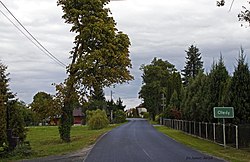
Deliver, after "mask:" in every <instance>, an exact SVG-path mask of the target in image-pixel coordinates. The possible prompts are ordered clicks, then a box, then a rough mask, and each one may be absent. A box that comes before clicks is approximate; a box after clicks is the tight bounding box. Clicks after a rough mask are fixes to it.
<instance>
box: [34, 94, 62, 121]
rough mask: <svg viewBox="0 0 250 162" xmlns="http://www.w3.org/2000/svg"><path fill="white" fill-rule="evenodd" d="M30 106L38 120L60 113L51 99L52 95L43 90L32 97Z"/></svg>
mask: <svg viewBox="0 0 250 162" xmlns="http://www.w3.org/2000/svg"><path fill="white" fill-rule="evenodd" d="M30 106H31V110H32V111H33V112H34V113H35V115H36V117H37V118H38V119H39V121H40V122H41V121H42V120H44V119H47V118H49V117H54V116H56V115H58V114H59V113H60V110H59V107H58V106H57V104H56V103H55V101H54V100H53V98H52V96H51V95H50V94H48V93H45V92H38V93H37V94H36V95H35V96H34V97H33V102H32V103H31V105H30Z"/></svg>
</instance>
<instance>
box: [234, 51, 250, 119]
mask: <svg viewBox="0 0 250 162" xmlns="http://www.w3.org/2000/svg"><path fill="white" fill-rule="evenodd" d="M245 58H246V56H245V54H244V50H243V49H242V48H241V50H240V55H239V59H238V65H237V67H235V71H234V73H233V77H232V81H231V88H230V90H231V102H232V106H233V107H234V109H235V122H236V123H250V95H249V92H250V71H249V67H248V64H247V63H246V62H245Z"/></svg>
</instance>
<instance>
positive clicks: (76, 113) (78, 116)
mask: <svg viewBox="0 0 250 162" xmlns="http://www.w3.org/2000/svg"><path fill="white" fill-rule="evenodd" d="M73 117H74V122H73V124H74V125H83V124H84V123H85V122H84V120H83V119H84V113H83V112H82V109H81V108H75V109H74V110H73ZM60 119H61V115H57V116H55V117H53V118H50V121H49V125H59V124H60Z"/></svg>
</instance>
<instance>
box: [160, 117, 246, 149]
mask: <svg viewBox="0 0 250 162" xmlns="http://www.w3.org/2000/svg"><path fill="white" fill-rule="evenodd" d="M161 124H163V125H165V126H167V127H170V128H173V129H176V130H181V131H183V132H186V133H188V134H191V135H195V136H198V137H201V138H204V139H208V140H211V141H214V142H216V143H219V144H222V145H224V146H226V145H227V146H231V147H235V148H246V147H249V146H250V125H233V124H225V125H224V124H221V123H206V122H195V121H186V120H175V119H162V120H161ZM223 130H225V133H224V131H223Z"/></svg>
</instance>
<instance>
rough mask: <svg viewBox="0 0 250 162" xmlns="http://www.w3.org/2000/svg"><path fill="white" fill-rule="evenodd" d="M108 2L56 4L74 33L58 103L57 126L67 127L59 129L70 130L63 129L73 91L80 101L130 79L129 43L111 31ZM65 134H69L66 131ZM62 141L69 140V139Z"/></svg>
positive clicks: (66, 0)
mask: <svg viewBox="0 0 250 162" xmlns="http://www.w3.org/2000/svg"><path fill="white" fill-rule="evenodd" d="M108 2H109V0H102V1H100V0H74V1H71V0H58V1H57V4H58V5H60V6H61V7H62V10H63V12H64V15H63V16H62V17H63V18H64V19H65V22H66V23H68V24H72V28H71V30H70V31H71V32H74V33H76V36H75V40H74V43H75V47H73V50H72V51H71V55H72V63H71V64H70V65H69V66H68V73H69V77H68V79H66V82H65V87H66V88H65V93H64V94H65V99H64V102H63V104H62V105H63V106H62V123H61V127H64V125H67V126H66V127H65V129H62V128H61V130H67V131H70V129H66V128H68V126H69V124H70V122H71V120H72V117H71V116H70V114H72V110H73V107H72V105H71V104H72V102H73V98H72V93H73V92H78V94H80V95H79V96H82V97H81V99H82V101H84V98H85V97H86V95H87V94H90V93H91V91H92V90H93V89H95V87H99V88H103V87H106V86H110V85H112V84H116V83H124V82H127V81H129V80H132V79H133V76H132V75H131V74H130V71H129V69H130V68H131V67H132V64H131V60H130V58H129V46H130V40H129V38H128V36H127V35H126V34H124V33H122V32H120V31H118V30H117V29H116V28H115V25H116V23H115V21H114V19H113V17H111V16H110V15H111V12H110V10H109V9H108V8H105V7H106V5H107V4H108ZM60 132H61V133H63V132H62V131H60ZM65 133H66V132H64V133H63V134H65ZM66 134H68V135H69V133H68V132H67V133H66ZM61 137H63V136H62V135H61ZM65 138H66V141H70V137H69V136H68V137H65ZM64 140H65V139H64Z"/></svg>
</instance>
